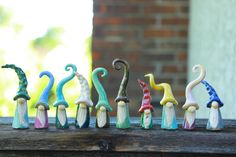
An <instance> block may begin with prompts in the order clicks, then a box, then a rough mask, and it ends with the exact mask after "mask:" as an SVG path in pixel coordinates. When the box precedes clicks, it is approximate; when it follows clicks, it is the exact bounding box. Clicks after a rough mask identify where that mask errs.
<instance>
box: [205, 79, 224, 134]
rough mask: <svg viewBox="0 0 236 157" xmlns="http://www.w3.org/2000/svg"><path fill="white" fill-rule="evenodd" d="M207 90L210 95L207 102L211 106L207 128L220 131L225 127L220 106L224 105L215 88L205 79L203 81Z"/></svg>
mask: <svg viewBox="0 0 236 157" xmlns="http://www.w3.org/2000/svg"><path fill="white" fill-rule="evenodd" d="M202 84H204V85H205V87H206V90H207V92H208V94H209V96H210V101H209V102H208V103H207V107H208V108H210V114H209V119H208V122H207V126H206V129H207V130H211V131H218V130H222V129H223V128H224V124H223V119H222V116H221V112H220V108H221V107H222V106H223V105H224V104H223V102H222V101H221V100H220V98H219V97H218V95H217V93H216V91H215V89H214V88H213V87H212V86H211V85H210V84H209V83H208V82H207V81H205V80H203V81H202Z"/></svg>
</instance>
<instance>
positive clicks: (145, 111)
mask: <svg viewBox="0 0 236 157" xmlns="http://www.w3.org/2000/svg"><path fill="white" fill-rule="evenodd" d="M138 82H139V85H140V87H141V88H142V89H143V99H142V104H141V107H140V109H139V113H141V119H140V126H141V127H142V128H143V129H151V128H152V112H153V106H152V105H151V101H152V97H151V94H150V91H149V89H148V86H147V84H146V83H145V82H144V81H141V80H138Z"/></svg>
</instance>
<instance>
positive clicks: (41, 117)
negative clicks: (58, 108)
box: [34, 71, 54, 129]
mask: <svg viewBox="0 0 236 157" xmlns="http://www.w3.org/2000/svg"><path fill="white" fill-rule="evenodd" d="M44 75H46V76H47V77H48V78H49V79H50V80H49V83H48V85H47V87H46V88H45V89H44V91H43V92H42V94H41V96H40V99H39V101H38V102H37V103H36V105H35V107H36V108H37V113H36V117H35V123H34V127H35V128H36V129H47V128H48V112H47V110H49V103H48V97H49V94H50V91H51V89H52V87H53V84H54V77H53V75H52V73H50V72H49V71H43V72H41V73H40V74H39V77H40V78H41V77H42V76H44Z"/></svg>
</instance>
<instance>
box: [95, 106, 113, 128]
mask: <svg viewBox="0 0 236 157" xmlns="http://www.w3.org/2000/svg"><path fill="white" fill-rule="evenodd" d="M100 112H101V111H100V110H97V115H96V127H97V128H109V127H110V117H109V115H108V111H106V113H105V114H106V120H105V122H101V120H99V119H100V118H101V117H100V118H99V116H101V115H100V114H101V113H100Z"/></svg>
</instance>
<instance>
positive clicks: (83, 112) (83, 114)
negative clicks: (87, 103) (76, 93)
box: [77, 106, 87, 126]
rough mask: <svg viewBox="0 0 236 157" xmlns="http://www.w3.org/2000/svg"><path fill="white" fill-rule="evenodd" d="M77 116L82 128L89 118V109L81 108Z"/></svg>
mask: <svg viewBox="0 0 236 157" xmlns="http://www.w3.org/2000/svg"><path fill="white" fill-rule="evenodd" d="M77 114H78V115H77V122H78V124H79V126H82V125H83V124H84V122H85V121H86V118H87V108H86V107H81V106H80V107H79V109H78V113H77Z"/></svg>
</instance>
